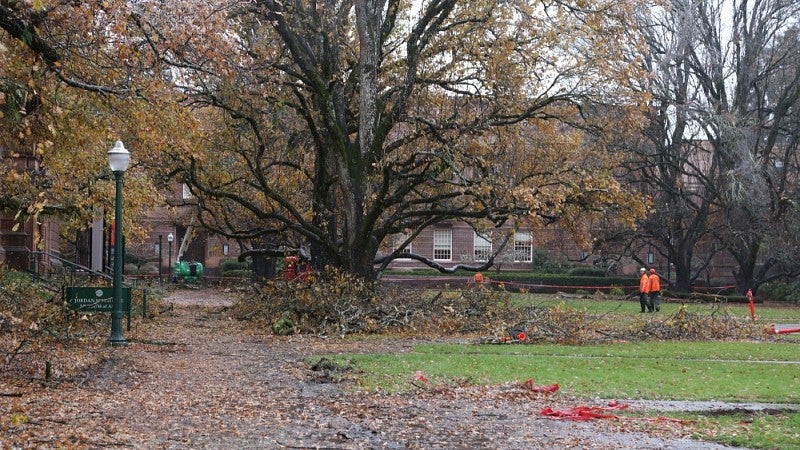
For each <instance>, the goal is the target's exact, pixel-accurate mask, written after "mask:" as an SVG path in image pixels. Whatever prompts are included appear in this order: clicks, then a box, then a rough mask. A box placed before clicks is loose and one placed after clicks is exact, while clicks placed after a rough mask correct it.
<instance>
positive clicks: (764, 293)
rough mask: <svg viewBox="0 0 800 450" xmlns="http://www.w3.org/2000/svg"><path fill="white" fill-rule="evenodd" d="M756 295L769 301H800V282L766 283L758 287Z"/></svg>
mask: <svg viewBox="0 0 800 450" xmlns="http://www.w3.org/2000/svg"><path fill="white" fill-rule="evenodd" d="M757 296H758V297H760V298H762V299H764V300H765V301H771V302H794V303H798V302H800V283H766V284H763V285H761V286H760V287H759V288H758V293H757Z"/></svg>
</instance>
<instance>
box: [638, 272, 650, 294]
mask: <svg viewBox="0 0 800 450" xmlns="http://www.w3.org/2000/svg"><path fill="white" fill-rule="evenodd" d="M639 292H641V293H643V294H647V293H649V292H650V277H648V276H647V274H646V273H645V274H642V276H641V277H640V278H639Z"/></svg>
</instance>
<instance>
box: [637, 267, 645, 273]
mask: <svg viewBox="0 0 800 450" xmlns="http://www.w3.org/2000/svg"><path fill="white" fill-rule="evenodd" d="M639 272H647V269H645V268H644V267H642V268H641V269H639Z"/></svg>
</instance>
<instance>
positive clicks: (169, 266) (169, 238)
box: [167, 233, 175, 284]
mask: <svg viewBox="0 0 800 450" xmlns="http://www.w3.org/2000/svg"><path fill="white" fill-rule="evenodd" d="M174 240H175V236H173V235H172V233H170V234H168V235H167V244H168V246H169V251H168V252H167V284H170V283H171V282H172V241H174Z"/></svg>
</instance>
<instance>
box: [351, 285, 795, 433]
mask: <svg viewBox="0 0 800 450" xmlns="http://www.w3.org/2000/svg"><path fill="white" fill-rule="evenodd" d="M511 300H512V301H513V302H514V303H515V304H520V305H534V306H547V305H555V304H558V305H560V306H561V307H567V308H573V309H575V310H578V311H583V312H586V313H589V314H591V315H593V316H596V317H597V320H598V323H601V324H602V323H608V322H613V323H614V325H615V326H620V323H625V324H626V325H623V326H634V327H635V326H638V325H640V324H641V323H642V321H651V320H655V321H658V320H667V319H668V318H669V317H670V316H671V315H672V314H674V313H675V312H677V310H678V308H679V307H680V303H664V304H663V305H662V310H661V312H660V313H656V314H644V315H643V314H640V313H639V312H638V307H639V305H638V301H636V302H633V301H630V300H627V301H624V300H618V299H617V300H593V299H568V300H567V299H555V298H553V296H548V297H542V296H535V295H530V294H528V295H526V294H514V298H512V299H511ZM687 309H688V311H689V312H691V313H693V314H698V315H711V314H726V315H729V316H731V317H735V318H736V319H737V320H743V321H749V320H750V312H749V308H748V305H746V304H745V305H738V304H737V305H724V307H723V308H720V305H708V304H688V305H687ZM756 316H757V323H759V324H763V325H764V326H765V327H766V326H768V325H769V324H772V323H777V324H782V323H787V324H788V323H791V324H800V308H793V307H776V306H772V305H756ZM798 335H800V333H795V334H791V335H780V336H772V337H770V336H767V335H765V337H764V339H763V340H757V341H708V342H694V341H655V340H646V341H639V342H616V343H609V344H594V345H582V346H578V345H555V344H524V345H522V344H497V345H487V344H483V345H478V344H474V343H469V342H466V341H465V343H463V344H426V345H419V346H416V347H414V348H413V350H412V351H411V352H409V353H403V354H349V355H339V356H337V359H338V360H339V361H345V360H347V361H350V362H351V364H353V365H354V366H355V367H357V368H358V369H361V370H362V371H363V372H362V374H361V376H360V386H361V388H363V389H366V390H369V391H382V392H402V391H407V390H411V389H414V386H413V385H412V383H411V382H412V380H413V376H414V374H415V372H416V371H422V372H423V373H424V374H425V376H426V378H427V379H428V380H429V382H430V383H432V384H433V385H439V386H447V385H455V384H463V383H471V384H498V383H505V382H519V383H522V382H524V381H525V380H527V379H529V378H532V379H533V380H534V381H535V383H536V384H540V385H549V384H553V383H558V384H559V385H560V390H559V395H570V396H576V397H579V398H580V397H583V398H596V397H599V398H606V399H616V400H620V401H624V400H625V399H653V400H716V401H726V402H747V403H749V402H765V403H793V404H798V403H800V340H798V339H797V336H798ZM688 416H689V417H691V418H693V419H695V420H697V421H698V422H697V423H698V424H699V425H698V427H697V436H698V437H700V438H702V439H713V440H715V441H718V442H722V443H726V444H730V445H744V446H748V447H751V448H800V434H799V432H798V430H799V429H800V427H798V424H800V413H792V412H784V413H780V414H777V415H771V414H761V415H756V416H752V415H751V416H748V417H747V418H746V419H747V424H746V426H745V425H743V423H742V420H743V419H742V417H739V416H723V417H706V416H704V415H703V414H690V415H688Z"/></svg>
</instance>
